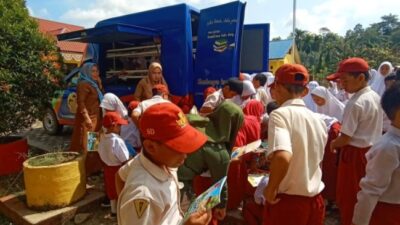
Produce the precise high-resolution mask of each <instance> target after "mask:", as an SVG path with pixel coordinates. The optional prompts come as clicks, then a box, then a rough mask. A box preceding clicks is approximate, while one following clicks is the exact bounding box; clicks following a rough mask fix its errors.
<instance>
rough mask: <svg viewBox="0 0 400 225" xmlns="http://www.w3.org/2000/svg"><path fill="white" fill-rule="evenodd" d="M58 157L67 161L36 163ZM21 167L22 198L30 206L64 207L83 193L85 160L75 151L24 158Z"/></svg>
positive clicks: (84, 189)
mask: <svg viewBox="0 0 400 225" xmlns="http://www.w3.org/2000/svg"><path fill="white" fill-rule="evenodd" d="M60 157H61V158H66V160H64V161H67V162H61V163H58V164H55V165H48V166H43V165H38V164H46V162H47V161H49V160H50V161H52V160H53V159H54V158H58V159H59V158H60ZM38 162H39V163H38ZM43 162H44V163H43ZM23 166H24V181H25V190H26V200H27V204H28V207H30V208H33V209H39V210H49V209H55V208H60V207H65V206H67V205H70V204H71V203H74V202H76V201H78V200H79V199H81V198H82V197H83V196H84V195H85V192H86V175H85V159H84V157H82V156H81V155H79V154H78V153H75V152H58V153H48V154H44V155H40V156H36V157H33V158H30V159H28V160H26V161H25V162H24V164H23Z"/></svg>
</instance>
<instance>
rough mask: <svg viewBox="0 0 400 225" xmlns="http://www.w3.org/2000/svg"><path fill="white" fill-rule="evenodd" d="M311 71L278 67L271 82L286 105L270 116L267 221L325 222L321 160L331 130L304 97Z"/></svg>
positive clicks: (281, 224)
mask: <svg viewBox="0 0 400 225" xmlns="http://www.w3.org/2000/svg"><path fill="white" fill-rule="evenodd" d="M308 80H309V74H308V72H307V69H306V68H305V67H304V66H302V65H299V64H285V65H283V66H281V67H280V68H278V70H277V71H276V74H275V81H274V83H272V84H271V85H270V87H271V86H272V88H273V89H274V91H275V100H276V102H277V103H278V104H279V105H280V107H279V108H278V109H275V110H274V111H273V112H272V113H271V114H270V118H269V124H268V158H269V159H270V160H271V164H270V176H269V182H268V185H267V187H266V188H265V190H264V197H265V200H266V205H265V207H264V217H263V218H264V224H268V225H286V224H296V225H322V224H324V217H325V207H324V200H323V198H322V196H321V191H322V190H323V189H324V184H323V182H322V181H321V178H322V172H321V168H320V163H321V161H322V158H323V154H324V148H325V143H326V141H327V131H326V125H325V123H324V122H323V121H322V120H321V119H319V118H318V117H316V116H315V114H314V113H313V112H312V111H310V110H309V109H308V108H307V107H306V106H305V103H304V101H303V99H302V97H303V96H305V95H306V94H307V91H308V89H307V87H306V85H307V83H308Z"/></svg>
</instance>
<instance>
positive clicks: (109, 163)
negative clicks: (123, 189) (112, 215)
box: [98, 133, 129, 200]
mask: <svg viewBox="0 0 400 225" xmlns="http://www.w3.org/2000/svg"><path fill="white" fill-rule="evenodd" d="M98 151H99V155H100V158H101V160H102V161H103V162H104V164H105V166H104V185H105V189H106V193H107V196H108V198H109V199H110V200H114V199H117V198H118V196H117V192H116V189H115V174H116V172H117V171H118V169H119V168H120V167H121V165H122V164H123V163H124V162H126V161H127V160H128V159H129V152H128V149H127V148H126V145H125V142H124V140H123V139H122V138H121V137H120V136H119V135H118V134H114V133H109V134H105V135H104V137H103V138H101V140H100V143H99V150H98Z"/></svg>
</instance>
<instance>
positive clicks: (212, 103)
mask: <svg viewBox="0 0 400 225" xmlns="http://www.w3.org/2000/svg"><path fill="white" fill-rule="evenodd" d="M223 101H224V95H223V93H222V89H219V90H218V91H215V92H214V93H212V94H210V95H209V96H207V98H206V100H205V101H204V103H203V106H202V107H207V108H211V109H213V110H214V109H215V108H217V107H218V106H219V105H220V104H221V103H222V102H223Z"/></svg>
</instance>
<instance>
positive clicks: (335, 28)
mask: <svg viewBox="0 0 400 225" xmlns="http://www.w3.org/2000/svg"><path fill="white" fill-rule="evenodd" d="M231 1H232V0H186V1H182V0H91V1H87V0H57V1H55V0H26V5H27V8H28V10H29V13H30V15H31V16H34V17H38V18H42V19H48V20H54V21H58V22H64V23H70V24H74V25H79V26H83V27H85V28H91V27H93V26H94V25H95V24H96V23H97V22H98V21H100V20H103V19H108V18H111V17H115V16H120V15H125V14H129V13H134V12H140V11H145V10H149V9H154V8H159V7H162V6H169V5H174V4H179V3H187V4H189V5H191V6H193V7H195V8H197V9H204V8H208V7H212V6H215V5H219V4H223V3H226V2H231ZM293 1H294V0H278V1H277V0H248V1H247V4H246V11H245V24H252V23H270V24H271V28H270V29H271V30H270V32H271V35H270V37H271V38H273V37H278V36H280V37H282V38H287V37H288V36H289V35H290V33H291V32H292V29H293V26H292V24H293V19H292V18H293V17H292V15H293ZM242 2H243V1H242ZM296 5H297V6H296V27H297V28H299V29H302V30H307V31H311V32H314V33H318V32H319V30H320V28H322V27H327V28H328V29H330V30H331V31H332V32H335V33H338V34H340V35H344V34H345V33H346V31H347V30H349V29H352V28H354V26H355V25H356V24H358V23H360V24H362V25H363V26H364V27H368V26H369V25H370V24H371V23H375V22H379V21H380V18H381V16H383V15H388V14H390V13H391V14H395V15H399V9H400V1H399V0H297V1H296Z"/></svg>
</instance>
